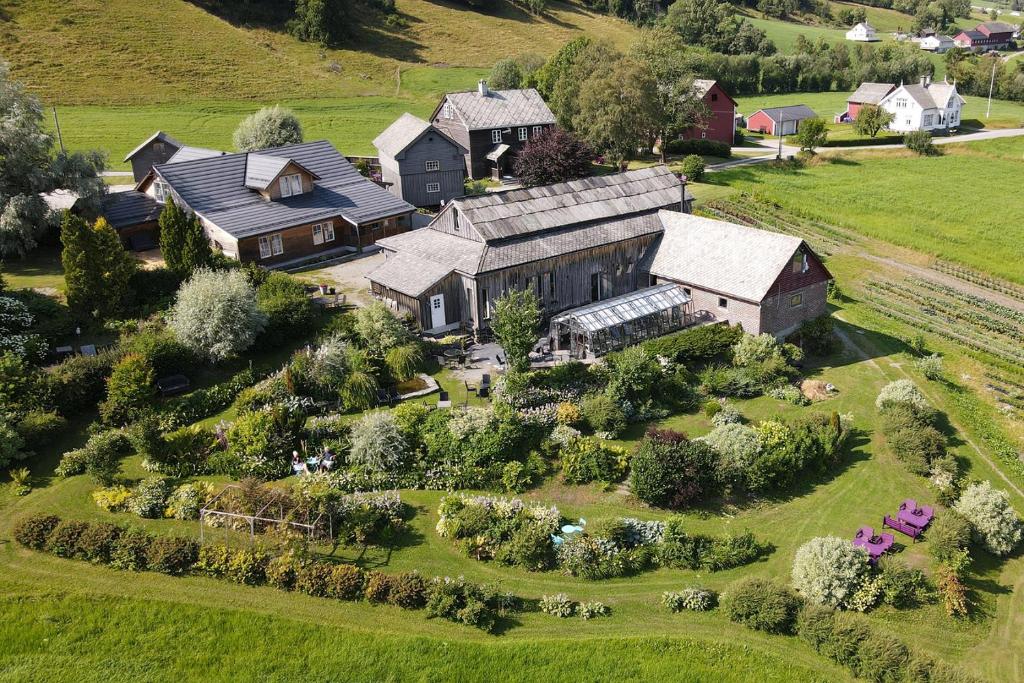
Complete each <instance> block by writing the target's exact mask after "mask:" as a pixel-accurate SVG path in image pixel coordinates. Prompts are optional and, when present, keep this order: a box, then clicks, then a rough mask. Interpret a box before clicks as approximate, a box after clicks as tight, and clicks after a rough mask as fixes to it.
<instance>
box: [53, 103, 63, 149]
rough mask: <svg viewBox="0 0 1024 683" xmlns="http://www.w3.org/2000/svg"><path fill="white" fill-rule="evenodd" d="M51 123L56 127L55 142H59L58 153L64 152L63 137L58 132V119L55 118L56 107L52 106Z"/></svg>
mask: <svg viewBox="0 0 1024 683" xmlns="http://www.w3.org/2000/svg"><path fill="white" fill-rule="evenodd" d="M53 125H54V126H55V127H56V128H57V142H58V143H59V144H60V153H61V154H64V138H63V136H61V134H60V119H58V118H57V107H54V108H53Z"/></svg>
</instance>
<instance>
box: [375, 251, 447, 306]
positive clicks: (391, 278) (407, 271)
mask: <svg viewBox="0 0 1024 683" xmlns="http://www.w3.org/2000/svg"><path fill="white" fill-rule="evenodd" d="M452 270H453V269H452V268H450V267H448V266H446V265H444V264H442V263H438V262H437V261H432V260H428V259H425V258H420V257H419V256H416V255H414V254H410V253H407V252H404V251H399V252H396V253H393V254H388V256H387V260H385V261H384V263H382V264H381V265H380V266H378V267H377V268H376V269H374V270H373V272H371V273H370V274H369V275H367V277H368V278H369V279H371V280H373V281H374V282H377V283H379V284H382V285H384V286H385V287H389V288H390V289H393V290H395V291H397V292H401V293H402V294H408V295H409V296H413V297H416V296H419V295H420V294H423V292H425V291H427V290H428V289H430V288H431V287H432V286H433V285H435V284H436V283H437V282H438V281H440V280H441V279H442V278H444V277H445V276H447V275H448V274H449V273H451V272H452Z"/></svg>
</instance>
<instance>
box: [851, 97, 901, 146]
mask: <svg viewBox="0 0 1024 683" xmlns="http://www.w3.org/2000/svg"><path fill="white" fill-rule="evenodd" d="M893 118H895V117H894V116H893V115H892V114H890V113H889V112H887V111H886V110H884V109H882V108H881V107H878V106H876V105H874V104H865V105H864V106H863V107H861V108H860V111H859V112H857V118H856V119H854V121H853V129H854V130H855V131H857V134H858V135H867V136H868V137H872V138H873V137H875V136H876V135H878V133H879V132H881V130H882V129H883V128H885V127H886V126H888V125H889V124H890V123H892V120H893Z"/></svg>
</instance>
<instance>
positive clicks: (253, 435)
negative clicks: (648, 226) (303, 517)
mask: <svg viewBox="0 0 1024 683" xmlns="http://www.w3.org/2000/svg"><path fill="white" fill-rule="evenodd" d="M227 440H228V455H229V456H231V457H232V459H234V461H235V462H237V471H238V473H239V474H242V475H243V476H252V477H257V478H260V479H276V478H277V477H282V476H285V475H286V474H288V471H289V463H290V459H289V458H290V455H291V453H290V451H291V446H292V439H291V437H290V435H288V434H284V433H282V431H281V426H280V425H279V424H278V422H277V419H276V418H275V415H274V414H273V413H271V412H264V411H261V412H255V413H246V414H244V415H240V416H239V417H238V419H237V420H235V421H234V423H232V425H231V427H229V428H228V431H227Z"/></svg>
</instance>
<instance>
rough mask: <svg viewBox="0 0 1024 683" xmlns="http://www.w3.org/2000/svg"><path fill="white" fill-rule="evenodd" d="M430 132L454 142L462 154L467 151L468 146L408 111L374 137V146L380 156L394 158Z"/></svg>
mask: <svg viewBox="0 0 1024 683" xmlns="http://www.w3.org/2000/svg"><path fill="white" fill-rule="evenodd" d="M428 132H433V133H435V134H437V135H438V136H440V137H442V138H444V139H445V140H447V141H448V142H450V143H452V144H453V145H455V146H456V147H458V148H459V152H460V153H461V154H465V153H466V152H467V150H466V148H465V147H463V146H462V145H460V144H459V143H458V142H456V141H455V140H452V139H451V138H450V137H448V136H447V135H445V134H444V133H443V132H441V131H440V130H438V129H437V128H435V127H434V126H432V125H430V124H429V123H427V122H426V121H424V120H423V119H421V118H420V117H418V116H413V115H412V114H410V113H408V112H406V113H404V114H402V115H401V116H399V117H398V118H397V119H395V122H394V123H392V124H391V125H390V126H388V127H387V128H385V129H384V132H383V133H381V134H380V135H378V136H377V137H376V138H374V140H373V146H374V147H376V148H377V153H378V154H379V155H380V156H386V157H391V158H392V159H394V158H395V157H397V156H398V155H400V154H401V153H402V152H404V151H405V150H407V149H408V148H409V147H410V146H411V145H412V144H413V143H414V142H416V141H417V140H419V139H420V138H421V137H422V136H423V135H424V134H426V133H428Z"/></svg>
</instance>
